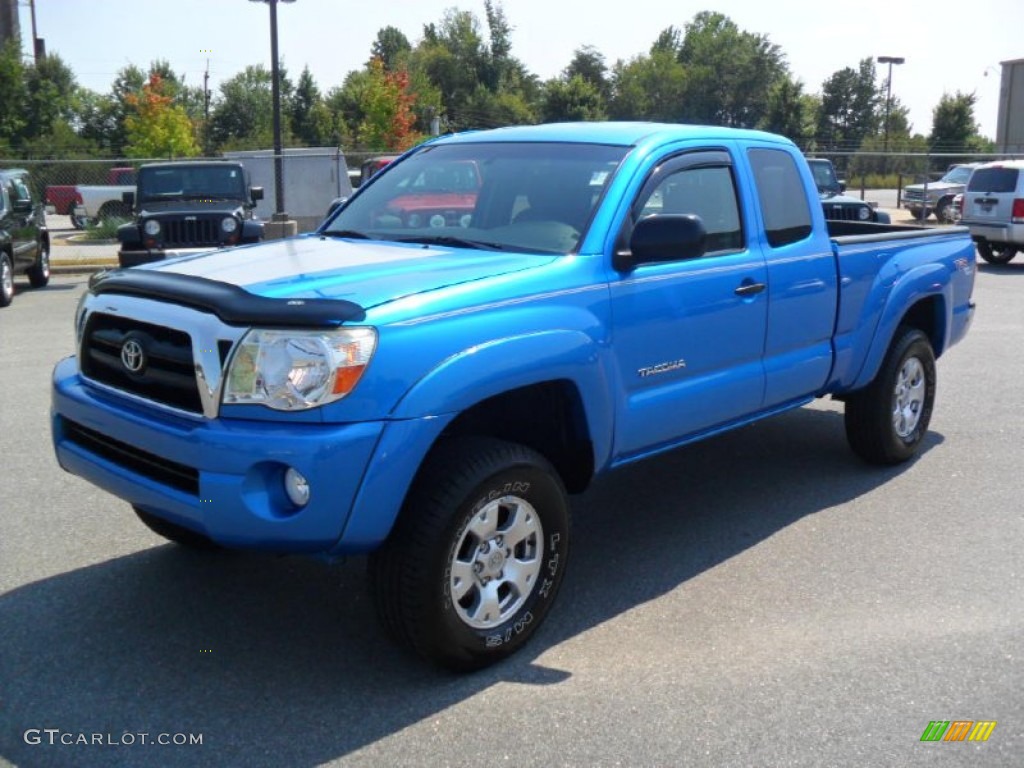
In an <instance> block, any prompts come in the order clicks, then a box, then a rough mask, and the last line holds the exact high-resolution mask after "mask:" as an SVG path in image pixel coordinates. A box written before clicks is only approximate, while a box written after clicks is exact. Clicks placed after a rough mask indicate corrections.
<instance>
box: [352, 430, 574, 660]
mask: <svg viewBox="0 0 1024 768" xmlns="http://www.w3.org/2000/svg"><path fill="white" fill-rule="evenodd" d="M568 544H569V504H568V499H567V497H566V493H565V489H564V488H563V486H562V482H561V480H560V479H559V477H558V475H557V474H556V473H555V470H554V469H553V468H552V467H551V465H550V464H549V463H548V462H547V460H546V459H544V457H543V456H541V455H540V454H538V453H536V452H535V451H533V450H531V449H529V448H526V447H524V446H522V445H518V444H515V443H507V442H503V441H500V440H493V439H489V438H461V439H456V440H451V441H449V442H448V443H446V444H443V445H441V446H439V447H438V448H436V449H435V450H434V451H433V452H432V453H431V454H430V456H429V457H428V458H427V460H426V462H425V463H424V466H423V467H422V469H421V470H420V473H419V474H418V475H417V478H416V481H415V483H414V484H413V487H412V489H411V490H410V492H409V497H408V498H407V499H406V503H405V505H404V507H403V510H402V513H401V515H400V517H399V519H398V521H397V522H396V524H395V528H394V530H393V531H392V533H391V536H390V537H389V539H388V541H387V542H386V543H385V544H384V546H383V547H382V548H381V549H379V550H378V551H377V552H375V553H374V554H373V555H372V556H371V558H370V563H369V567H370V581H371V585H372V589H373V596H374V602H375V604H376V607H377V612H378V615H379V616H380V619H381V622H382V624H383V625H384V627H385V629H386V630H387V631H388V632H389V634H390V635H392V637H393V638H394V639H395V640H396V641H398V642H399V643H401V644H402V645H405V646H406V647H408V648H410V649H411V650H413V651H414V652H416V653H417V654H419V655H420V656H422V657H424V658H426V659H429V660H430V661H433V662H434V663H436V664H439V665H441V666H445V667H449V668H451V669H456V670H472V669H479V668H481V667H484V666H487V665H488V664H492V663H494V662H496V661H499V660H500V659H503V658H505V657H506V656H508V655H510V654H511V653H513V652H514V651H516V650H517V649H518V648H520V647H521V646H522V645H523V644H524V643H525V642H526V641H527V640H528V639H529V638H530V637H531V636H532V635H533V633H534V632H535V631H536V630H537V628H538V627H539V626H540V624H541V623H542V621H543V620H544V617H545V616H546V615H547V612H548V610H549V609H550V608H551V604H552V603H553V601H554V599H555V595H556V593H557V592H558V587H559V585H560V583H561V581H562V574H563V573H564V571H565V565H566V559H567V557H568Z"/></svg>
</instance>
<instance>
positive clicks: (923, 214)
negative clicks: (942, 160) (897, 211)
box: [903, 163, 980, 222]
mask: <svg viewBox="0 0 1024 768" xmlns="http://www.w3.org/2000/svg"><path fill="white" fill-rule="evenodd" d="M979 165H980V163H965V164H963V165H954V166H951V167H950V169H949V170H948V171H946V175H945V176H943V177H942V178H941V179H939V180H938V181H932V182H929V183H928V185H927V189H926V186H925V185H924V184H908V185H907V186H906V187H904V188H903V207H904V208H906V209H907V210H908V211H910V212H911V213H912V214H913V215H914V218H916V219H920V220H921V221H924V220H925V219H927V218H928V217H929V216H930V215H931V214H932V213H933V212H934V213H935V220H936V221H940V222H951V221H953V198H954V197H956V196H957V195H959V194H960V193H961V192H963V191H964V189H965V188H966V186H967V180H968V179H970V178H971V171H973V170H974V169H975V168H976V167H978V166H979Z"/></svg>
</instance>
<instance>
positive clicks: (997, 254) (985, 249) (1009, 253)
mask: <svg viewBox="0 0 1024 768" xmlns="http://www.w3.org/2000/svg"><path fill="white" fill-rule="evenodd" d="M978 253H979V254H981V258H983V259H984V260H985V261H987V262H988V263H989V264H1006V263H1008V262H1009V261H1010V260H1011V259H1013V257H1014V256H1016V255H1017V249H1016V248H1015V247H1014V246H1012V245H1007V244H1005V243H990V242H988V241H986V240H982V241H981V242H979V243H978Z"/></svg>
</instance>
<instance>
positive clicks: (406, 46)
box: [367, 27, 412, 72]
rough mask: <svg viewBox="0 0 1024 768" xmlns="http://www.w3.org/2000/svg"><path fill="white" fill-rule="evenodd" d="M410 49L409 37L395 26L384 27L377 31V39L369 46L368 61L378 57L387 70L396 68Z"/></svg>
mask: <svg viewBox="0 0 1024 768" xmlns="http://www.w3.org/2000/svg"><path fill="white" fill-rule="evenodd" d="M410 51H412V45H411V44H410V43H409V38H407V37H406V36H405V34H404V33H403V32H402V31H401V30H400V29H398V28H397V27H384V28H383V29H381V30H379V31H378V32H377V39H376V40H374V41H373V46H372V47H371V48H370V61H368V62H367V66H369V64H370V62H372V61H373V60H374V59H380V61H381V63H382V64H383V65H384V69H385V70H387V71H388V72H391V71H393V70H394V69H397V68H398V67H399V66H400V65H401V63H402V62H403V61H404V60H405V59H406V58H407V57H408V55H409V52H410Z"/></svg>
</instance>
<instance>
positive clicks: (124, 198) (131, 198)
mask: <svg viewBox="0 0 1024 768" xmlns="http://www.w3.org/2000/svg"><path fill="white" fill-rule="evenodd" d="M121 202H122V203H124V204H125V205H127V206H128V210H129V211H132V210H135V193H134V192H122V193H121Z"/></svg>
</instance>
